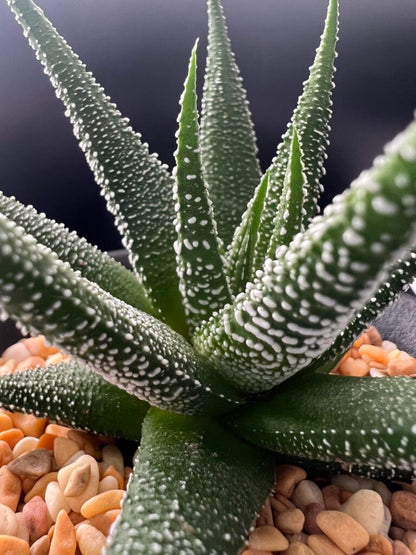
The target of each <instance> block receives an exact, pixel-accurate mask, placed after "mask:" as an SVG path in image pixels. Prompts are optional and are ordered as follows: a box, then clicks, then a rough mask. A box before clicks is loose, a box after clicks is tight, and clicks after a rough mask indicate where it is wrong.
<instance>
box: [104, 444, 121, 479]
mask: <svg viewBox="0 0 416 555" xmlns="http://www.w3.org/2000/svg"><path fill="white" fill-rule="evenodd" d="M101 452H102V457H103V462H102V465H103V470H105V469H106V468H108V467H109V466H114V468H115V469H116V470H117V472H119V473H120V474H121V475H123V471H124V459H123V455H122V453H121V451H120V449H119V448H118V447H117V445H114V444H113V443H110V444H109V445H105V446H104V447H103V448H102V450H101Z"/></svg>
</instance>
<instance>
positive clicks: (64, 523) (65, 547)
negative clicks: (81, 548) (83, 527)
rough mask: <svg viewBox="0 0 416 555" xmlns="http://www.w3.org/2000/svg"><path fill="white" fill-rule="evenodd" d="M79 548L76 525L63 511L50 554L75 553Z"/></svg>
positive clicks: (54, 533) (68, 554)
mask: <svg viewBox="0 0 416 555" xmlns="http://www.w3.org/2000/svg"><path fill="white" fill-rule="evenodd" d="M76 548H77V538H76V534H75V527H74V525H73V524H72V522H71V521H70V520H69V517H68V515H67V514H66V512H65V511H61V512H60V513H59V514H58V517H57V519H56V524H55V528H54V532H53V537H52V541H51V547H50V550H49V555H74V554H75V550H76Z"/></svg>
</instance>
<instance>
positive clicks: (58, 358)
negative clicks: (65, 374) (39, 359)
mask: <svg viewBox="0 0 416 555" xmlns="http://www.w3.org/2000/svg"><path fill="white" fill-rule="evenodd" d="M70 358H71V357H69V356H65V355H64V354H63V353H55V354H53V355H49V356H48V358H47V359H46V364H59V363H60V362H65V361H67V360H69V359H70Z"/></svg>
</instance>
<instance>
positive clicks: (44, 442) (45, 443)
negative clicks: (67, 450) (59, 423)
mask: <svg viewBox="0 0 416 555" xmlns="http://www.w3.org/2000/svg"><path fill="white" fill-rule="evenodd" d="M57 437H58V436H56V435H55V434H42V435H41V436H40V438H39V441H38V449H41V448H43V449H49V450H50V451H53V445H54V442H55V439H56V438H57Z"/></svg>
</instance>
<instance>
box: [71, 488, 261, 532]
mask: <svg viewBox="0 0 416 555" xmlns="http://www.w3.org/2000/svg"><path fill="white" fill-rule="evenodd" d="M124 494H125V491H124V490H122V489H113V490H110V491H105V492H104V493H100V494H98V495H95V496H94V497H91V499H88V500H87V501H85V503H84V504H83V505H82V507H81V510H80V513H81V514H82V516H83V517H84V518H91V517H93V516H95V515H98V514H100V513H105V512H106V511H111V510H112V509H119V508H120V505H121V501H122V499H123V497H124ZM264 528H268V527H267V526H265V527H264Z"/></svg>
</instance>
